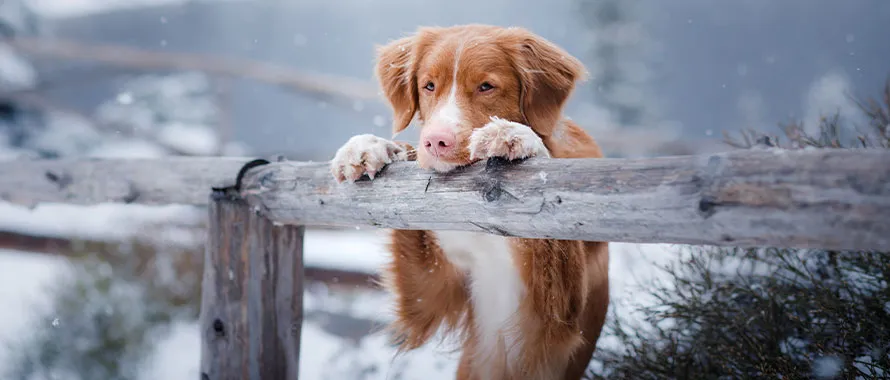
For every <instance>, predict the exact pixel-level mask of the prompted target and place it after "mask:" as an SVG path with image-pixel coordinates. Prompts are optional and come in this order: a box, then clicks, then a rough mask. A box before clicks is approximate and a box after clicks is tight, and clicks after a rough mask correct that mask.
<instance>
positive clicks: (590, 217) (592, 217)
mask: <svg viewBox="0 0 890 380" xmlns="http://www.w3.org/2000/svg"><path fill="white" fill-rule="evenodd" d="M242 195H244V196H247V197H248V200H249V201H250V202H251V204H252V205H253V206H254V207H256V208H258V209H260V210H262V212H263V213H264V214H265V215H267V216H268V217H269V218H271V219H273V220H275V221H277V222H282V223H289V224H299V225H302V224H313V225H348V226H359V225H370V226H375V227H383V228H396V229H433V230H460V231H478V232H487V233H492V234H498V235H504V236H519V237H528V238H557V239H579V240H591V241H612V242H636V243H683V244H706V245H722V246H741V247H751V246H773V247H793V248H823V249H844V250H886V251H890V151H882V150H829V149H824V150H796V151H790V150H778V149H775V150H747V151H735V152H728V153H722V154H714V155H703V156H676V157H661V158H650V159H533V160H528V161H526V162H522V163H508V162H505V161H504V160H500V159H494V160H489V161H488V162H480V163H477V164H475V165H471V166H468V167H465V168H462V169H459V170H457V171H454V172H452V173H448V174H431V173H430V172H428V171H425V170H421V169H419V168H418V167H417V165H416V164H415V163H413V162H403V163H397V164H394V165H391V166H390V167H388V168H387V169H386V170H384V171H383V172H382V173H379V174H378V176H377V177H376V179H374V180H373V181H369V180H367V179H365V180H362V181H359V182H356V183H354V184H337V183H335V182H334V181H333V180H332V179H331V174H330V171H329V169H328V165H327V163H316V164H306V163H287V162H284V163H272V164H269V165H264V166H260V167H257V168H254V169H252V170H250V171H248V173H247V175H246V176H245V177H244V179H243V187H242Z"/></svg>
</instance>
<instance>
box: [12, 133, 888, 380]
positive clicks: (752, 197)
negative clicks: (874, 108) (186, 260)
mask: <svg viewBox="0 0 890 380" xmlns="http://www.w3.org/2000/svg"><path fill="white" fill-rule="evenodd" d="M236 172H237V173H238V174H237V176H236V175H235V173H236ZM211 187H213V188H214V190H213V193H212V196H211V197H210V198H209V202H208V197H207V191H208V190H209V189H210V188H211ZM0 199H3V200H6V201H11V202H16V203H20V204H26V205H34V204H37V203H40V202H63V203H75V204H95V203H102V202H124V203H143V204H168V203H180V204H194V205H209V207H208V210H209V220H210V224H211V228H210V231H209V233H208V237H207V244H206V248H205V249H206V254H205V257H206V260H205V269H204V271H205V277H204V287H203V297H202V310H201V313H202V314H201V327H202V339H203V344H202V353H201V368H202V379H212V380H217V379H281V378H285V379H296V378H297V376H298V369H297V363H298V359H299V349H300V335H299V332H300V328H299V326H300V323H301V307H300V306H301V298H300V297H301V294H302V287H301V286H302V281H301V279H302V275H303V272H302V267H301V262H302V258H301V254H302V251H301V247H302V233H303V228H302V227H301V226H305V225H346V226H357V225H364V226H374V227H381V228H398V229H446V230H464V231H483V232H488V233H493V234H500V235H509V236H521V237H529V238H559V239H579V240H602V241H614V242H619V241H620V242H640V243H688V244H713V245H724V246H775V247H800V248H822V249H838V250H880V251H890V151H881V150H829V149H824V150H799V151H786V150H746V151H735V152H729V153H722V154H714V155H702V156H677V157H660V158H648V159H571V160H569V159H532V160H527V161H525V162H521V163H518V162H506V161H504V160H500V159H493V160H489V161H488V162H482V163H477V164H475V165H471V166H468V167H465V168H462V169H460V170H457V171H455V172H452V173H448V174H431V173H430V172H428V171H424V170H421V169H419V168H418V167H417V166H416V164H414V163H411V162H403V163H396V164H393V165H390V166H389V167H388V168H387V169H386V170H384V171H383V172H382V173H380V174H378V176H377V178H376V179H375V180H373V181H369V180H367V179H365V180H362V181H359V182H357V183H354V184H337V183H335V182H334V181H333V180H332V178H331V175H330V173H329V170H328V166H327V163H300V162H268V161H264V160H262V161H249V160H247V159H243V158H231V159H220V158H176V159H163V160H76V159H69V160H58V161H7V162H2V163H0Z"/></svg>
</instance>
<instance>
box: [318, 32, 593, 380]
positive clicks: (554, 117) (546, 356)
mask: <svg viewBox="0 0 890 380" xmlns="http://www.w3.org/2000/svg"><path fill="white" fill-rule="evenodd" d="M376 71H377V76H378V78H379V80H380V83H381V85H382V87H383V89H384V93H385V95H386V97H387V99H388V100H389V102H390V104H391V105H392V107H393V110H394V115H395V117H394V130H395V132H399V131H401V130H403V129H405V128H407V126H408V125H409V124H410V122H411V121H412V120H413V119H414V118H415V116H417V117H418V119H419V120H420V122H421V124H422V127H421V128H422V129H421V136H420V140H421V146H420V149H419V150H417V151H416V160H417V162H418V163H419V165H420V166H421V167H423V168H429V169H433V170H435V171H438V172H446V171H449V170H452V169H454V168H456V167H459V166H462V165H467V164H470V163H473V162H475V161H478V160H483V159H487V158H490V157H504V158H508V159H523V158H527V157H532V156H543V157H554V158H583V157H602V153H601V152H600V149H599V147H598V146H597V144H596V142H595V141H594V140H593V139H592V138H591V137H590V136H588V135H587V133H585V132H584V130H583V129H581V128H579V127H578V126H577V125H575V124H574V123H572V122H571V121H569V120H566V119H564V118H563V117H562V107H563V104H564V103H565V100H566V99H567V97H568V96H569V95H570V93H571V92H572V90H573V88H574V84H575V82H576V80H579V79H580V78H581V77H583V75H584V68H583V66H582V64H581V63H580V62H579V61H578V60H577V59H575V58H573V57H571V56H570V55H569V54H568V53H566V52H564V51H563V50H562V49H560V48H558V47H556V46H555V45H553V44H551V43H550V42H548V41H546V40H544V39H542V38H540V37H538V36H536V35H534V34H532V33H530V32H527V31H525V30H522V29H517V28H499V27H493V26H484V25H466V26H457V27H450V28H422V29H420V30H419V31H418V32H417V33H416V34H415V35H413V36H410V37H405V38H402V39H399V40H396V41H393V42H391V43H390V44H388V45H386V46H383V47H381V48H380V49H379V51H378V62H377V67H376ZM413 153H414V150H413V148H412V147H411V146H410V145H409V144H406V143H399V142H393V141H389V140H386V139H382V138H379V137H376V136H372V135H359V136H355V137H353V138H352V139H350V140H349V141H348V142H347V143H346V144H345V145H344V146H343V147H342V148H340V150H338V151H337V154H336V155H335V157H334V159H333V160H332V163H331V165H332V166H331V170H332V174H333V175H334V177H335V178H337V180H338V181H346V180H357V179H358V178H360V177H361V176H362V175H363V174H368V175H369V176H370V177H371V178H372V179H373V177H374V175H375V174H376V173H377V172H378V171H379V170H380V169H382V168H383V167H384V166H385V165H386V164H389V163H391V162H393V161H403V160H412V159H414V158H415V157H413ZM446 212H447V210H446ZM391 251H392V259H393V261H392V263H391V265H390V266H389V267H388V268H387V271H386V275H385V285H386V287H387V288H388V289H389V290H390V291H392V292H393V293H394V294H395V296H396V320H395V322H394V325H393V328H394V330H395V332H396V333H397V335H398V338H399V339H400V343H401V347H402V349H405V350H410V349H414V348H417V347H419V346H421V345H423V344H424V343H426V342H427V341H428V340H430V338H432V336H433V335H434V334H435V333H436V332H437V331H439V330H440V328H444V330H445V332H447V333H455V334H459V336H460V337H461V338H462V342H463V343H462V347H461V348H462V356H461V361H460V365H459V367H458V371H457V378H458V379H460V380H488V379H579V378H581V376H582V375H583V373H584V370H585V368H586V367H587V364H588V362H589V360H590V358H591V355H592V354H593V351H594V349H595V346H596V341H597V339H598V338H599V335H600V331H601V329H602V326H603V323H604V322H605V318H606V311H607V309H608V304H609V289H608V244H607V243H605V242H581V241H568V240H553V239H522V238H511V237H502V236H495V235H488V234H483V233H471V232H456V231H402V230H396V231H393V233H392V245H391Z"/></svg>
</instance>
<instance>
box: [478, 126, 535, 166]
mask: <svg viewBox="0 0 890 380" xmlns="http://www.w3.org/2000/svg"><path fill="white" fill-rule="evenodd" d="M469 150H470V159H472V160H477V159H486V158H491V157H503V158H506V159H508V160H516V159H523V158H529V157H534V156H538V157H548V158H549V157H550V152H549V151H548V150H547V147H546V146H544V141H543V140H541V137H539V136H538V135H537V134H535V131H533V130H532V129H531V128H530V127H529V126H527V125H523V124H520V123H516V122H512V121H508V120H504V119H501V118H497V117H492V118H491V122H489V123H488V124H486V125H485V126H484V127H482V128H479V129H477V130H475V131H473V134H471V135H470V145H469Z"/></svg>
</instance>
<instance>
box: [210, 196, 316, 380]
mask: <svg viewBox="0 0 890 380" xmlns="http://www.w3.org/2000/svg"><path fill="white" fill-rule="evenodd" d="M215 195H218V194H217V193H215ZM209 215H210V229H209V231H208V234H207V236H208V241H207V246H206V250H205V258H204V277H203V282H202V285H201V287H202V297H201V298H202V299H201V316H200V323H201V334H202V336H201V378H202V379H213V380H229V379H233V380H234V379H238V380H247V379H251V380H260V379H282V380H297V378H298V376H299V361H300V360H299V359H300V332H301V326H302V317H303V289H302V281H303V264H302V249H303V227H299V226H287V225H277V224H274V223H273V222H272V221H270V220H269V219H267V218H265V217H263V216H261V215H259V214H257V213H256V212H254V211H253V210H252V209H251V207H250V206H249V205H248V204H247V203H246V202H244V201H242V200H239V199H231V198H229V197H224V196H214V197H213V198H212V201H211V202H210V206H209Z"/></svg>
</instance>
